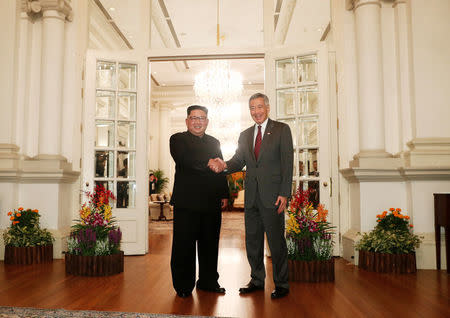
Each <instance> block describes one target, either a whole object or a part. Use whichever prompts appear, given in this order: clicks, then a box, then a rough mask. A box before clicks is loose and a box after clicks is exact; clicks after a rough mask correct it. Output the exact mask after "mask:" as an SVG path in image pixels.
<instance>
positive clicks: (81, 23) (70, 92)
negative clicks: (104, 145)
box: [61, 1, 89, 170]
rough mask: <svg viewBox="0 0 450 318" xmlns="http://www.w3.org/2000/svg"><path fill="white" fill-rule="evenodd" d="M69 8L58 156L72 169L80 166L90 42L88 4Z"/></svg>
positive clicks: (78, 3)
mask: <svg viewBox="0 0 450 318" xmlns="http://www.w3.org/2000/svg"><path fill="white" fill-rule="evenodd" d="M72 5H73V8H72V9H73V12H74V14H73V19H72V21H71V22H70V23H67V24H66V27H65V48H64V87H63V103H62V117H61V118H62V126H61V137H62V140H61V154H62V156H64V157H65V158H67V161H68V162H71V163H72V166H73V167H74V168H75V167H78V166H79V163H80V156H81V153H80V152H81V148H80V147H79V145H80V144H81V130H80V125H81V113H82V105H83V99H82V96H81V89H82V86H83V79H82V73H83V69H84V57H85V56H86V48H87V44H88V41H89V31H88V28H89V6H88V2H87V1H75V2H72ZM77 170H78V169H77Z"/></svg>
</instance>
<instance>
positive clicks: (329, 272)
mask: <svg viewBox="0 0 450 318" xmlns="http://www.w3.org/2000/svg"><path fill="white" fill-rule="evenodd" d="M288 266H289V280H290V281H296V282H309V283H319V282H334V258H331V259H329V260H326V261H294V260H288Z"/></svg>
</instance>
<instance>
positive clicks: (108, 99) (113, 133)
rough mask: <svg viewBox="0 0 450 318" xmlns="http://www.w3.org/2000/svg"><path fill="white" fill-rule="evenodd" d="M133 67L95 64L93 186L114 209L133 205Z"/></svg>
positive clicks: (134, 121)
mask: <svg viewBox="0 0 450 318" xmlns="http://www.w3.org/2000/svg"><path fill="white" fill-rule="evenodd" d="M136 71H137V65H136V64H129V63H120V62H111V61H104V60H97V61H96V87H95V93H96V94H95V95H96V101H95V115H96V116H95V147H94V148H95V159H94V163H95V176H94V182H95V184H100V183H101V184H103V185H104V186H105V187H106V188H107V189H108V190H111V191H113V193H114V195H115V196H116V198H117V200H116V201H115V202H114V203H113V204H114V207H115V208H121V209H127V208H134V207H135V205H136V109H137V105H136V95H137V91H136Z"/></svg>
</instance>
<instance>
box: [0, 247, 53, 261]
mask: <svg viewBox="0 0 450 318" xmlns="http://www.w3.org/2000/svg"><path fill="white" fill-rule="evenodd" d="M52 261H53V244H49V245H41V246H28V247H15V246H9V245H6V246H5V264H13V265H30V264H40V263H46V262H52Z"/></svg>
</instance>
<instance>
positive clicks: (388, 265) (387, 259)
mask: <svg viewBox="0 0 450 318" xmlns="http://www.w3.org/2000/svg"><path fill="white" fill-rule="evenodd" d="M358 267H359V268H362V269H365V270H368V271H371V272H377V273H396V274H409V273H415V272H416V271H417V268H416V253H410V254H386V253H375V252H368V251H359V258H358Z"/></svg>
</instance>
